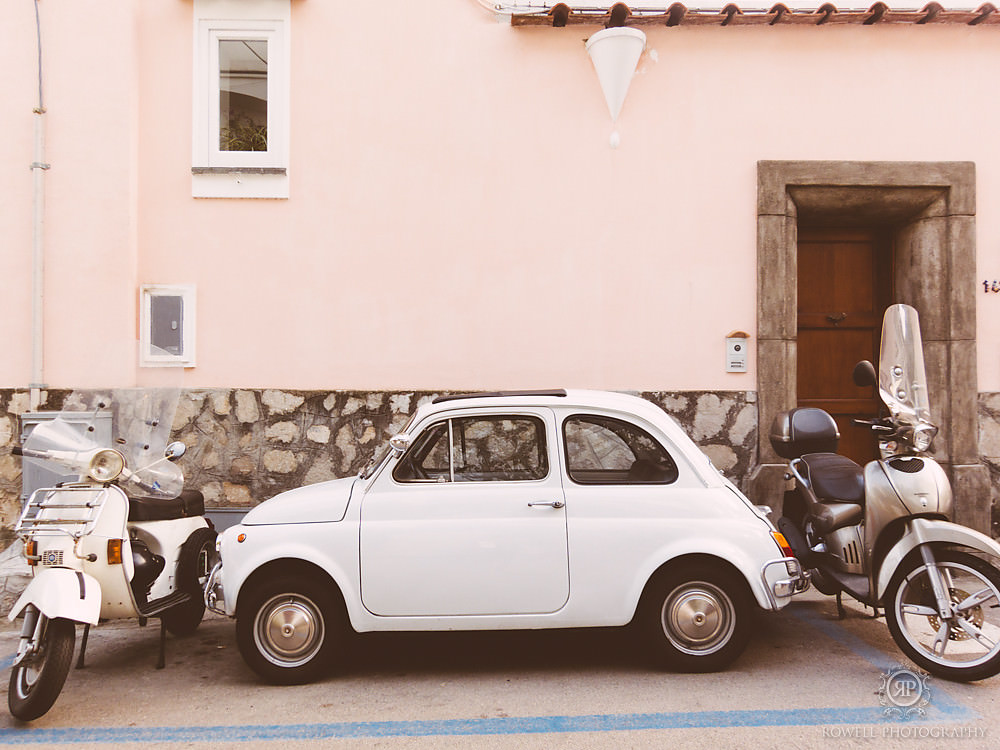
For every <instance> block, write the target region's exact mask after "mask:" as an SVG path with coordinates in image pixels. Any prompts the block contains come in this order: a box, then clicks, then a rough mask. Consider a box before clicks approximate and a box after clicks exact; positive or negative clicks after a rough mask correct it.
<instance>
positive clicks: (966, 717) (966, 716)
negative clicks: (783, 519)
mask: <svg viewBox="0 0 1000 750" xmlns="http://www.w3.org/2000/svg"><path fill="white" fill-rule="evenodd" d="M786 611H788V612H789V613H790V614H791V615H792V616H793V617H796V618H798V619H799V620H802V621H803V622H805V623H806V624H808V625H809V626H810V627H812V628H815V629H816V630H818V631H820V632H821V633H823V635H825V636H826V637H827V638H830V639H831V640H834V641H836V642H837V643H839V644H841V645H843V646H846V647H847V648H849V649H850V650H851V651H853V652H854V653H855V654H857V655H858V656H860V657H861V658H862V659H864V660H865V661H867V662H868V663H870V664H872V665H873V666H875V667H878V669H879V671H881V672H882V673H883V674H884V673H887V672H889V671H890V670H892V669H895V668H897V667H899V666H901V665H900V663H899V662H898V661H894V660H893V659H890V658H889V657H888V656H887V655H886V654H884V653H882V652H881V651H879V650H878V649H877V648H874V647H872V646H869V645H868V644H867V643H865V642H864V641H863V640H861V639H860V638H858V637H857V636H856V635H854V634H853V633H849V632H848V631H847V630H845V629H844V628H842V627H840V626H838V625H837V624H835V621H833V620H829V619H827V618H826V617H824V616H823V615H819V614H817V613H815V612H813V611H811V610H804V609H801V610H800V608H799V607H794V608H793V607H789V608H788V610H786ZM945 684H947V683H945ZM931 694H932V696H933V697H932V699H931V700H932V703H933V704H934V706H935V707H936V708H937V709H939V710H941V711H943V712H945V714H946V715H947V716H948V717H949V718H951V719H952V720H954V721H972V720H974V719H979V718H981V717H980V715H979V714H978V713H977V712H976V711H973V710H972V709H971V708H968V707H967V706H964V705H962V704H961V703H959V702H958V701H957V700H956V699H955V698H953V697H952V696H951V695H949V694H948V693H947V692H946V691H944V690H942V689H941V681H940V680H937V681H935V682H933V683H932V688H931Z"/></svg>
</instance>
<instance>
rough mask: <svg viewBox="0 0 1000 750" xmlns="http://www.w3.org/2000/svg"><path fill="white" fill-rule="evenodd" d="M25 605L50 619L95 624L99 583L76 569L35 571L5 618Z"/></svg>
mask: <svg viewBox="0 0 1000 750" xmlns="http://www.w3.org/2000/svg"><path fill="white" fill-rule="evenodd" d="M29 604H33V605H35V607H37V608H38V610H39V611H40V612H41V613H42V614H43V615H45V616H46V617H48V618H49V619H50V620H53V619H55V618H57V617H62V618H65V619H67V620H74V621H76V622H89V623H90V624H91V625H96V624H97V620H98V619H99V617H100V614H101V584H100V583H98V582H97V579H96V578H94V577H93V576H92V575H87V574H86V573H83V572H81V571H79V570H70V569H69V568H48V569H46V570H42V571H39V572H38V573H36V574H35V577H34V578H32V579H31V583H29V584H28V587H27V588H26V589H25V590H24V593H22V594H21V596H20V597H19V598H18V600H17V601H16V602H15V603H14V607H13V608H12V609H11V611H10V614H9V615H7V619H8V620H14V618H16V617H17V616H18V615H19V614H21V612H23V611H24V608H25V607H27V606H28V605H29Z"/></svg>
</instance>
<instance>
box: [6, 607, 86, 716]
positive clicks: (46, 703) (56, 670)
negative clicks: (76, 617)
mask: <svg viewBox="0 0 1000 750" xmlns="http://www.w3.org/2000/svg"><path fill="white" fill-rule="evenodd" d="M75 643H76V623H74V622H73V621H72V620H66V619H63V618H61V617H60V618H56V619H54V620H49V621H48V623H47V624H46V626H45V634H44V635H43V636H42V642H41V643H40V644H39V648H38V651H37V652H36V653H34V654H32V655H31V656H28V657H26V658H25V659H23V660H22V661H21V663H20V664H18V665H17V666H16V667H14V668H13V669H12V670H11V673H10V688H9V689H8V691H7V705H8V707H9V708H10V713H11V715H12V716H14V717H15V718H17V719H20V720H21V721H32V720H33V719H37V718H38V717H39V716H42V715H43V714H44V713H45V712H46V711H48V710H49V709H50V708H52V704H53V703H55V702H56V698H58V697H59V693H60V692H62V688H63V685H64V684H65V683H66V676H67V675H68V674H69V666H70V664H71V663H72V661H73V646H74V645H75Z"/></svg>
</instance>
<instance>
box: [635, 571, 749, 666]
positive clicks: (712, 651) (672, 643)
mask: <svg viewBox="0 0 1000 750" xmlns="http://www.w3.org/2000/svg"><path fill="white" fill-rule="evenodd" d="M752 616H753V602H752V597H751V594H750V591H749V590H748V588H747V585H746V583H745V582H744V581H743V579H742V577H741V576H739V574H737V573H735V572H731V571H728V570H725V569H724V568H722V567H721V566H719V565H713V564H711V563H706V562H695V563H690V564H680V565H674V566H671V567H669V568H667V569H665V570H663V571H661V572H659V573H658V574H657V575H656V576H654V577H653V579H652V580H651V581H650V582H649V585H648V587H647V590H646V595H645V598H644V602H643V607H642V610H641V612H640V622H639V625H640V627H641V628H642V630H643V631H644V635H645V641H646V645H647V648H648V649H649V651H650V654H651V657H652V660H653V661H654V662H655V663H656V664H657V666H660V667H665V668H667V669H672V670H675V671H679V672H715V671H718V670H720V669H724V668H726V667H727V666H729V665H730V664H731V663H732V662H733V661H735V660H736V658H737V657H739V655H740V654H741V653H743V650H744V649H745V648H746V645H747V643H748V642H749V640H750V631H751V627H752V625H751V618H752Z"/></svg>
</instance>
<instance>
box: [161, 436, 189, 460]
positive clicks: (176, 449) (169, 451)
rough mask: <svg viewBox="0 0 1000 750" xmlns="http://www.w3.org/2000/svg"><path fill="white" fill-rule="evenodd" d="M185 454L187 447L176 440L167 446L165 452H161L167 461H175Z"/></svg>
mask: <svg viewBox="0 0 1000 750" xmlns="http://www.w3.org/2000/svg"><path fill="white" fill-rule="evenodd" d="M185 453H187V446H186V445H185V444H184V443H182V442H181V441H180V440H178V441H176V442H173V443H171V444H170V445H168V446H167V448H166V450H164V451H163V457H164V458H166V459H167V460H168V461H176V460H177V459H178V458H180V457H181V456H183V455H184V454H185Z"/></svg>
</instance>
